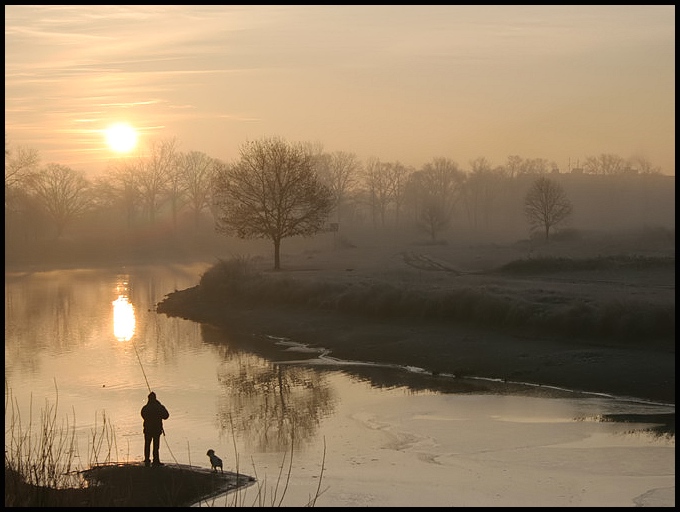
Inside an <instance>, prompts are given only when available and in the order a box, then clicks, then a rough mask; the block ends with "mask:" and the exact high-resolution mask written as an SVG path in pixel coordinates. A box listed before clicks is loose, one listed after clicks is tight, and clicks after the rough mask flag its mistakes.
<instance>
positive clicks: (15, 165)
mask: <svg viewBox="0 0 680 512" xmlns="http://www.w3.org/2000/svg"><path fill="white" fill-rule="evenodd" d="M39 163H40V156H39V154H38V151H37V150H36V149H34V148H30V147H27V146H17V147H16V148H10V147H8V145H7V139H5V190H7V188H8V187H9V188H11V187H14V186H16V185H19V184H21V182H22V181H23V180H24V179H25V178H27V177H28V176H30V175H31V174H33V173H35V172H36V171H37V169H38V164H39Z"/></svg>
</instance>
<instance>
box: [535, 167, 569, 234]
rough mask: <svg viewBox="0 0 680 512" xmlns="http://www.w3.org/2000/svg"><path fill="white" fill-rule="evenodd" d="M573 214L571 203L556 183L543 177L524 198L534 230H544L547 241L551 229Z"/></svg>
mask: <svg viewBox="0 0 680 512" xmlns="http://www.w3.org/2000/svg"><path fill="white" fill-rule="evenodd" d="M571 212H572V204H571V201H569V199H568V198H567V195H566V194H565V192H564V189H563V188H562V187H561V186H560V185H559V184H558V183H556V182H554V181H552V180H550V179H548V178H546V177H545V176H541V177H540V178H538V179H537V180H536V181H534V184H533V185H532V186H531V188H530V189H529V191H528V192H527V194H526V196H525V198H524V213H525V214H526V217H527V220H528V221H529V224H530V226H531V227H532V229H534V228H542V229H543V230H544V231H545V239H546V240H548V238H549V237H550V229H551V228H552V227H554V226H556V225H558V224H559V223H561V222H562V221H564V220H565V219H566V218H567V217H569V215H571Z"/></svg>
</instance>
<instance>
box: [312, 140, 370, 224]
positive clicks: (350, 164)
mask: <svg viewBox="0 0 680 512" xmlns="http://www.w3.org/2000/svg"><path fill="white" fill-rule="evenodd" d="M318 171H319V177H320V178H321V180H322V181H323V183H324V185H326V186H327V187H328V188H329V189H330V191H331V193H332V194H333V209H334V210H335V218H336V220H337V221H338V223H339V222H340V218H341V212H342V208H343V204H344V202H345V200H346V197H347V194H348V192H349V191H350V190H351V189H352V187H353V186H354V185H355V184H356V182H357V178H358V175H359V172H360V171H361V162H360V161H359V159H358V158H357V156H356V155H355V154H354V153H348V152H345V151H336V152H335V153H324V154H323V155H322V158H321V159H320V161H319V164H318Z"/></svg>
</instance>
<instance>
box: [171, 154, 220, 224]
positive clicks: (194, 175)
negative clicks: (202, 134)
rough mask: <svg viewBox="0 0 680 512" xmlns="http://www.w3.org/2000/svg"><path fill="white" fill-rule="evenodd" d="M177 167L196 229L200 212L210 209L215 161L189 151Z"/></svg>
mask: <svg viewBox="0 0 680 512" xmlns="http://www.w3.org/2000/svg"><path fill="white" fill-rule="evenodd" d="M179 165H180V172H181V176H182V183H183V186H184V191H185V194H186V198H187V202H188V204H189V208H190V209H191V211H192V212H193V214H194V227H196V228H198V226H199V222H200V218H201V212H203V211H204V210H206V209H207V208H209V207H210V196H211V191H212V179H213V175H214V169H215V160H214V159H213V158H211V157H209V156H208V155H206V154H205V153H201V152H200V151H191V152H189V153H187V154H185V155H182V158H181V159H180V164H179Z"/></svg>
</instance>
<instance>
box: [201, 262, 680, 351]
mask: <svg viewBox="0 0 680 512" xmlns="http://www.w3.org/2000/svg"><path fill="white" fill-rule="evenodd" d="M674 266H675V258H674V257H673V258H671V257H662V258H652V257H640V256H611V257H600V258H586V259H572V258H559V257H543V258H533V259H526V260H517V261H512V262H509V263H507V264H505V265H502V266H501V267H499V268H497V269H494V270H492V271H490V272H486V273H484V274H483V276H482V275H480V276H479V277H480V281H479V282H475V281H474V279H475V277H474V276H468V277H469V278H468V279H466V280H465V281H461V282H460V283H461V284H457V283H458V282H457V281H456V280H455V279H452V280H449V281H447V285H446V286H428V283H427V277H426V276H425V274H424V273H423V272H417V271H413V272H412V273H411V277H410V278H409V277H408V276H406V275H405V274H406V273H407V271H404V270H401V271H399V272H398V273H394V274H393V275H391V276H390V275H388V273H386V272H382V273H376V274H375V275H373V276H367V275H365V274H364V275H362V276H361V277H355V276H349V277H347V278H345V279H333V278H330V277H329V279H325V278H324V274H323V272H320V273H317V274H315V277H314V278H313V279H310V278H307V277H301V276H298V275H296V273H294V272H291V273H285V272H280V273H276V272H262V271H260V270H258V268H257V267H256V265H254V264H253V263H252V262H251V261H249V260H247V259H244V258H233V259H231V260H222V261H219V262H218V263H217V264H215V265H214V266H213V267H211V268H210V269H209V270H208V271H206V272H205V274H204V275H203V276H202V279H201V281H200V289H201V292H202V295H203V297H204V298H206V299H208V300H214V301H216V302H221V303H224V304H227V305H229V304H231V305H241V306H262V305H266V306H268V307H270V306H282V307H302V308H308V309H310V310H324V311H335V312H339V313H345V314H355V315H361V316H367V317H372V318H379V319H389V318H401V319H404V318H413V319H418V320H427V319H432V320H437V321H440V320H445V321H451V322H456V323H460V324H466V325H476V326H481V327H486V328H490V329H496V330H502V331H504V332H512V333H532V334H555V335H567V336H583V337H592V338H599V339H607V340H609V341H620V342H625V343H630V342H638V343H651V342H657V341H658V340H673V339H674V337H675V303H674V300H673V301H672V302H663V301H655V302H651V301H647V300H644V299H637V298H635V297H634V296H633V295H628V296H626V295H621V294H617V293H610V294H599V293H598V294H592V295H588V294H587V293H574V291H573V289H570V287H569V286H567V285H566V284H564V285H562V286H560V284H559V283H557V284H556V283H555V282H554V281H550V282H549V286H547V285H546V286H545V287H541V286H528V285H527V286H524V287H522V286H514V287H513V286H506V284H507V283H505V281H504V276H508V277H512V276H514V275H518V274H519V275H530V274H535V275H538V274H540V275H543V276H545V274H546V273H547V274H553V275H560V273H562V272H566V271H593V270H595V271H607V270H621V269H623V270H641V269H653V268H669V269H671V270H672V271H673V273H674ZM395 276H396V277H398V278H395ZM482 277H483V278H484V280H483V281H482V280H481V278H482ZM470 278H472V280H471V279H470ZM489 279H491V281H490V280H489ZM601 286H602V287H606V286H607V285H606V284H602V285H601ZM572 288H573V287H572Z"/></svg>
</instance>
